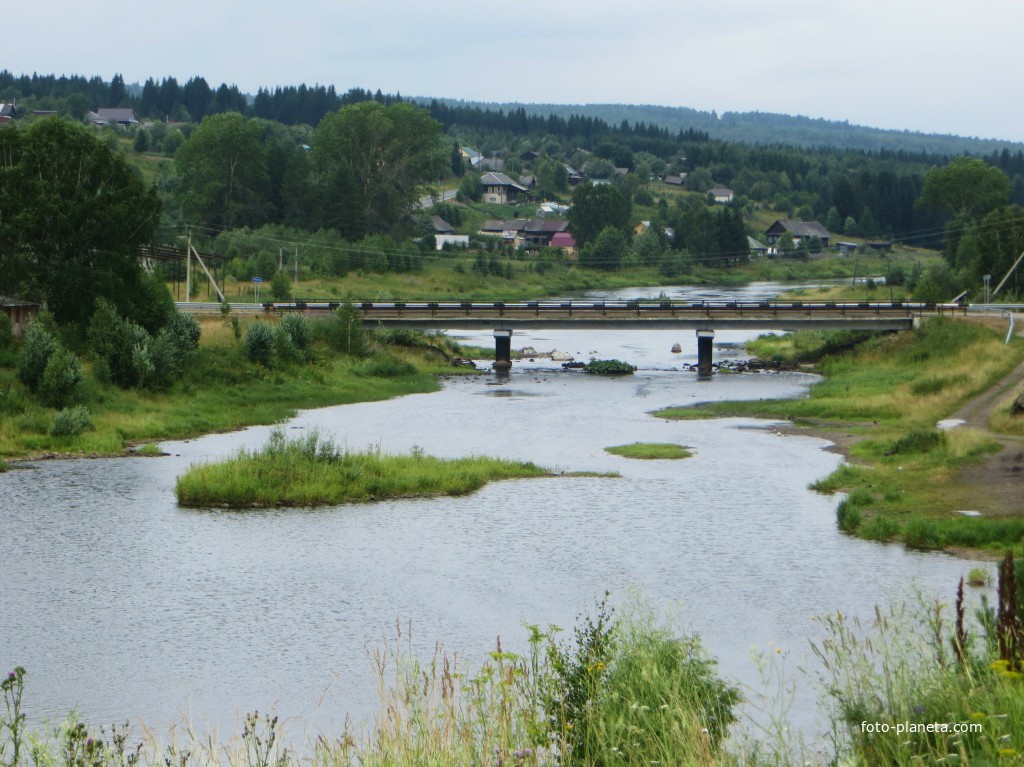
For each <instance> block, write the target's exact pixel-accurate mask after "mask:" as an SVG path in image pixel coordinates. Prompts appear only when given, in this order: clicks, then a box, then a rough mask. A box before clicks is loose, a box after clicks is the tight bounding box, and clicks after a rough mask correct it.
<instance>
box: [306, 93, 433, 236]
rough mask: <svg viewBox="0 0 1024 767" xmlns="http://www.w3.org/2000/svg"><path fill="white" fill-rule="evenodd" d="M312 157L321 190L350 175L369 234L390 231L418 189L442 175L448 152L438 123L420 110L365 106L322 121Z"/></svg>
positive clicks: (373, 103)
mask: <svg viewBox="0 0 1024 767" xmlns="http://www.w3.org/2000/svg"><path fill="white" fill-rule="evenodd" d="M313 158H314V162H315V164H316V168H317V172H318V175H319V177H320V179H321V182H322V183H323V184H324V185H325V186H329V185H333V186H334V187H335V189H337V187H338V181H339V179H340V178H342V177H347V175H348V173H349V171H350V172H351V174H352V178H354V180H355V184H356V186H357V187H358V190H359V195H360V197H361V204H362V207H363V216H362V219H363V220H365V223H366V227H367V229H368V231H370V232H389V231H393V230H395V229H397V228H398V227H399V225H400V223H401V222H402V221H403V219H404V218H405V216H406V214H407V213H409V212H410V211H411V210H412V209H413V208H414V207H415V206H416V201H417V198H418V197H419V195H420V193H421V186H422V185H423V184H426V183H429V182H431V181H434V180H435V179H437V178H438V176H439V175H440V174H441V173H442V172H443V169H444V166H445V164H446V163H447V160H448V147H447V146H446V145H445V144H444V143H443V142H442V140H441V124H440V123H439V122H437V121H436V120H434V119H433V118H432V117H431V116H430V114H429V113H428V112H427V111H426V110H425V109H420V108H419V107H415V106H413V105H411V104H407V103H405V102H398V103H395V104H390V105H384V104H381V103H379V102H376V101H364V102H362V103H359V104H352V105H350V106H345V107H342V108H341V109H339V110H338V111H337V112H334V113H333V114H329V115H327V116H326V117H324V119H323V120H322V121H321V122H320V125H319V126H318V127H317V130H316V136H315V137H314V139H313ZM342 168H347V170H340V169H342ZM334 202H335V204H339V203H340V201H339V200H338V199H337V198H335V200H334ZM324 214H325V216H328V217H331V216H332V213H331V211H326V210H325V211H324ZM333 215H337V214H333Z"/></svg>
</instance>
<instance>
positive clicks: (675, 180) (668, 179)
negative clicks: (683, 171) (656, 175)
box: [663, 174, 686, 186]
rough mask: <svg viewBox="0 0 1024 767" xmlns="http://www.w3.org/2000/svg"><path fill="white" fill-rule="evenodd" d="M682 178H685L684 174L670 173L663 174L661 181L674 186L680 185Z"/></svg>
mask: <svg viewBox="0 0 1024 767" xmlns="http://www.w3.org/2000/svg"><path fill="white" fill-rule="evenodd" d="M684 178H686V177H685V176H681V175H675V174H671V175H668V176H665V178H664V179H663V181H664V182H665V183H666V184H672V185H674V186H682V185H683V179H684Z"/></svg>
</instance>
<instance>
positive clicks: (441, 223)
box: [430, 216, 455, 234]
mask: <svg viewBox="0 0 1024 767" xmlns="http://www.w3.org/2000/svg"><path fill="white" fill-rule="evenodd" d="M430 223H431V225H432V226H433V227H434V234H454V233H455V227H454V226H452V225H451V224H449V223H448V222H447V221H445V220H444V219H443V218H441V217H440V216H431V217H430Z"/></svg>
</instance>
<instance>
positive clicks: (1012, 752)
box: [999, 748, 1017, 756]
mask: <svg viewBox="0 0 1024 767" xmlns="http://www.w3.org/2000/svg"><path fill="white" fill-rule="evenodd" d="M999 755H1000V756H1016V755H1017V752H1016V751H1015V750H1014V749H1012V748H1001V749H999Z"/></svg>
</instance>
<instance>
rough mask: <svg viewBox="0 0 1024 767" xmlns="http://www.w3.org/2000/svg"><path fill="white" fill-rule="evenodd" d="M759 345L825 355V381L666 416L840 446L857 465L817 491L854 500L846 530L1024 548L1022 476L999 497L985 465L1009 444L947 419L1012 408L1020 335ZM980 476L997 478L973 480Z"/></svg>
mask: <svg viewBox="0 0 1024 767" xmlns="http://www.w3.org/2000/svg"><path fill="white" fill-rule="evenodd" d="M752 348H753V350H754V351H755V353H756V354H758V355H759V356H766V357H768V358H773V357H777V358H782V359H791V360H795V361H800V360H809V359H812V358H818V357H820V359H819V362H818V363H817V366H816V367H817V370H818V371H819V372H821V374H822V375H823V376H824V377H825V380H824V381H822V382H821V383H819V384H817V385H816V386H813V387H812V388H811V390H810V392H809V395H808V397H807V398H805V399H798V400H774V401H764V402H718V403H709V404H706V405H701V406H698V407H695V408H685V409H668V410H662V411H659V412H657V413H656V414H655V415H657V416H659V417H664V418H701V417H713V416H725V415H730V416H736V415H744V416H753V417H761V418H780V419H784V420H787V421H790V422H791V424H792V425H790V426H787V427H783V428H780V429H778V430H779V431H780V432H781V433H793V434H803V435H808V436H821V437H824V438H825V439H828V440H830V441H832V442H833V443H834V444H835V445H836V449H837V450H838V451H839V452H841V453H842V454H843V455H844V456H845V457H846V458H847V462H846V463H845V464H843V465H842V466H841V467H840V468H839V469H838V470H837V471H836V472H834V473H833V474H832V475H831V476H829V477H827V478H826V479H824V480H822V481H819V482H817V483H815V484H814V485H813V486H812V487H813V489H815V490H817V491H819V492H824V493H835V492H844V493H846V494H847V496H846V498H845V499H844V500H843V501H842V503H840V505H839V509H838V512H837V517H838V520H837V521H838V524H839V526H840V528H841V529H843V530H844V531H845V532H847V533H850V534H855V535H858V536H860V537H862V538H866V539H869V540H877V541H896V540H898V541H901V542H903V543H904V544H906V545H908V546H911V547H914V548H923V549H947V548H948V549H965V548H966V549H972V550H987V551H1005V550H1006V549H1007V548H1012V549H1013V550H1015V551H1018V552H1019V551H1021V549H1022V546H1024V517H1022V516H1021V511H1022V510H1021V508H1020V506H1019V485H1018V479H1017V477H1016V475H1015V474H1014V473H1013V472H1012V471H1011V472H1007V473H1006V478H1005V484H1006V488H1004V490H1005V492H1000V491H998V490H996V489H994V488H993V487H991V481H992V474H991V472H986V471H984V469H983V468H982V467H984V466H985V465H986V462H987V461H988V459H989V457H990V456H993V455H997V454H1000V453H1001V452H1002V451H1003V448H1004V445H1005V439H1003V441H1001V439H1002V438H1000V437H998V436H997V435H995V434H994V433H993V432H992V431H991V430H990V429H989V428H988V427H987V425H983V424H982V423H980V422H979V423H975V424H973V425H960V426H958V427H957V428H943V427H948V426H951V425H952V424H947V423H940V422H944V421H945V420H946V419H949V418H950V417H951V416H952V415H953V414H955V413H956V411H957V410H958V409H959V408H960V407H962V406H963V405H964V403H965V402H967V401H969V400H970V399H971V398H974V397H978V396H982V395H984V394H985V393H987V392H990V391H992V390H996V391H998V392H1003V398H1002V400H999V405H998V408H1002V409H1007V410H1008V408H1009V404H1008V401H1009V399H1010V398H1011V397H1010V396H1009V395H1007V394H1006V393H1005V392H1006V390H1007V389H1008V388H1011V387H1010V384H1011V383H1012V379H1013V378H1014V377H1015V375H1014V370H1015V368H1017V366H1018V365H1021V364H1022V359H1024V342H1022V341H1021V339H1019V338H1017V339H1014V340H1013V341H1012V343H1010V344H1005V343H1003V340H1002V338H1001V336H1000V334H999V333H997V332H996V331H994V330H992V329H990V328H986V327H984V326H982V325H981V324H976V323H971V322H955V321H950V320H933V321H930V322H928V323H926V324H925V325H924V326H923V327H922V328H921V329H920V330H918V331H912V332H907V333H900V334H897V335H889V336H879V337H873V338H869V339H867V340H864V339H863V338H862V337H861V336H859V335H851V334H814V333H807V334H801V333H797V334H793V335H791V336H786V337H784V338H765V339H762V340H760V341H759V342H757V343H755V344H753V345H752ZM1019 383H1020V382H1019V381H1018V385H1019ZM1003 400H1005V401H1006V402H1005V403H1004V402H1003ZM998 408H997V409H998ZM987 420H988V419H986V424H987ZM1011 439H1012V438H1011ZM1011 468H1012V467H1011ZM972 472H976V473H978V474H979V476H982V477H986V478H987V480H985V481H983V482H981V483H970V484H969V485H965V483H964V480H965V478H968V477H970V476H971V473H972ZM985 482H987V483H988V485H985ZM982 485H985V486H984V487H982ZM972 487H978V488H979V489H982V490H984V492H972ZM1013 497H1016V498H1017V499H1018V503H1012V502H1011V500H1010V499H1012V498H1013Z"/></svg>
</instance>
